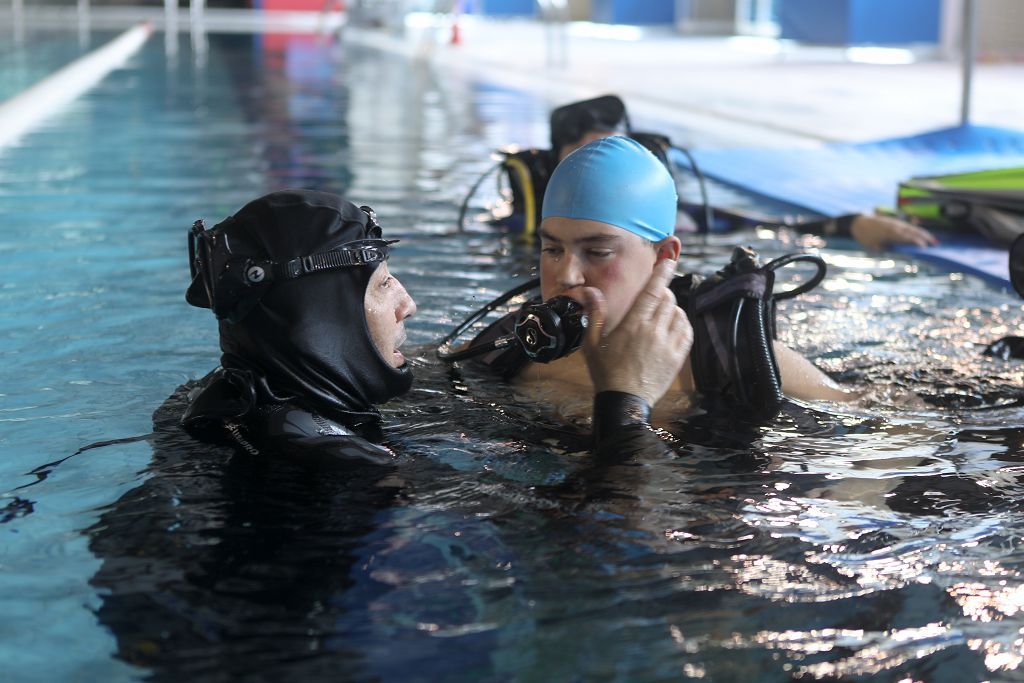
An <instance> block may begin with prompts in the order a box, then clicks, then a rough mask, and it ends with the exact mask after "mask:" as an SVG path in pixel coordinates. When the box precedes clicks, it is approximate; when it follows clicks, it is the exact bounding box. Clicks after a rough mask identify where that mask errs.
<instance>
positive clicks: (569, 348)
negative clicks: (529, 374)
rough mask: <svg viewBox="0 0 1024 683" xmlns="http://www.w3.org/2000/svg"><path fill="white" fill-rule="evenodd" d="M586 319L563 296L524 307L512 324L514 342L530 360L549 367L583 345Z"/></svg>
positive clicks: (572, 302) (576, 307)
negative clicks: (547, 364)
mask: <svg viewBox="0 0 1024 683" xmlns="http://www.w3.org/2000/svg"><path fill="white" fill-rule="evenodd" d="M588 323H589V319H588V318H587V314H586V313H585V312H584V311H583V307H582V306H581V305H580V304H579V303H577V302H576V301H575V300H573V299H570V298H569V297H567V296H556V297H552V298H551V299H548V300H547V301H545V302H543V303H537V304H531V305H529V306H526V307H525V308H524V309H523V311H522V313H520V315H519V319H518V320H516V326H515V331H514V332H513V334H514V335H515V338H516V340H517V341H518V342H519V344H520V345H521V346H522V347H523V351H524V352H525V353H526V355H527V356H529V357H530V360H533V361H536V362H538V363H550V362H551V361H553V360H557V359H558V358H562V357H563V356H567V355H569V354H570V353H572V352H573V351H575V350H576V349H578V348H579V346H580V344H582V343H583V332H584V330H586V329H587V324H588Z"/></svg>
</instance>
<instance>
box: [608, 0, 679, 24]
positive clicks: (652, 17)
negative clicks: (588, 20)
mask: <svg viewBox="0 0 1024 683" xmlns="http://www.w3.org/2000/svg"><path fill="white" fill-rule="evenodd" d="M590 14H591V17H592V18H593V20H594V21H600V22H603V23H606V24H671V23H674V22H675V20H676V3H675V0H642V1H638V0H593V2H592V3H591V6H590Z"/></svg>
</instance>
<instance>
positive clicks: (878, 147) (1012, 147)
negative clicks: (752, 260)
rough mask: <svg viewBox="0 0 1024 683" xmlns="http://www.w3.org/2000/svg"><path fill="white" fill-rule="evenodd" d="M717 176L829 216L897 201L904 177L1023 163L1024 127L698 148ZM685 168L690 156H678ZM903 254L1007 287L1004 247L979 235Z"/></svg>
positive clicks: (697, 152) (904, 249) (706, 166)
mask: <svg viewBox="0 0 1024 683" xmlns="http://www.w3.org/2000/svg"><path fill="white" fill-rule="evenodd" d="M691 153H692V154H693V156H694V158H695V159H696V160H697V163H698V164H699V165H700V167H701V170H702V171H703V172H704V173H705V174H707V175H708V176H710V177H712V178H716V179H718V180H721V181H722V182H725V183H728V184H730V185H734V186H737V187H741V188H743V189H746V190H750V191H752V192H756V193H758V194H761V195H764V196H766V197H771V198H772V199H776V200H779V201H783V202H786V203H789V204H792V205H794V206H796V207H801V208H804V209H807V210H809V211H813V212H815V213H819V214H824V215H827V216H839V215H843V214H849V213H858V212H870V211H872V210H873V209H874V208H876V207H879V206H887V207H891V206H894V205H895V203H896V191H897V187H898V186H899V183H900V182H901V181H904V180H907V179H909V178H911V177H914V176H924V175H943V174H947V173H961V172H969V171H981V170H985V169H991V168H1009V167H1012V166H1024V132H1021V131H1016V130H1009V129H1005V128H992V127H986V126H958V127H955V128H946V129H942V130H936V131H932V132H929V133H922V134H920V135H914V136H910V137H903V138H892V139H889V140H877V141H874V142H863V143H843V144H833V145H824V146H822V147H819V148H813V149H797V150H778V149H703V150H699V149H695V150H691ZM679 165H680V166H686V165H687V164H686V162H685V159H680V160H679ZM899 251H901V252H903V253H906V254H910V255H914V256H915V257H919V258H922V259H927V260H930V261H936V262H939V263H942V264H944V265H945V266H946V267H949V268H950V269H951V270H964V271H967V272H971V273H973V274H975V275H979V276H981V277H983V278H985V279H986V280H988V281H990V282H993V283H995V284H1000V285H1004V286H1009V272H1008V266H1007V263H1006V261H1007V257H1006V248H1005V247H998V246H995V245H993V244H992V243H991V242H988V241H986V240H984V239H982V238H980V237H977V238H976V237H974V236H957V235H953V236H948V237H946V238H945V239H944V241H943V244H942V245H941V246H940V247H938V248H934V247H933V248H929V249H919V248H914V247H901V248H900V249H899Z"/></svg>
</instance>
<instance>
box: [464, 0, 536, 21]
mask: <svg viewBox="0 0 1024 683" xmlns="http://www.w3.org/2000/svg"><path fill="white" fill-rule="evenodd" d="M469 4H472V3H469ZM480 5H482V7H481V8H480V13H481V14H483V15H485V16H491V17H532V16H534V14H535V13H536V11H537V3H536V2H535V1H534V0H483V2H481V3H480Z"/></svg>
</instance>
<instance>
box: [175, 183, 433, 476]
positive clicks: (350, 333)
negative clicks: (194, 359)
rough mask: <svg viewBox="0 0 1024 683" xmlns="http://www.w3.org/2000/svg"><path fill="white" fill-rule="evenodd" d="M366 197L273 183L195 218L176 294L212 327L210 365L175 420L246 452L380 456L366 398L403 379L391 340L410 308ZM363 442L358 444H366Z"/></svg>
mask: <svg viewBox="0 0 1024 683" xmlns="http://www.w3.org/2000/svg"><path fill="white" fill-rule="evenodd" d="M390 245H391V242H390V241H387V240H384V239H383V238H382V237H381V228H380V226H379V225H378V224H377V221H376V217H375V215H374V213H373V211H372V210H371V209H369V208H368V207H358V206H356V205H354V204H352V203H350V202H347V201H345V200H343V199H341V198H340V197H338V196H335V195H332V194H327V193H322V192H313V191H308V190H287V191H281V192H274V193H271V194H268V195H266V196H264V197H260V198H259V199H256V200H253V201H251V202H249V203H248V204H246V205H245V206H244V207H242V209H240V210H239V211H238V212H237V213H236V214H234V215H233V216H230V217H228V218H226V219H225V220H224V221H222V222H221V223H219V224H217V225H216V226H215V227H214V228H213V229H211V230H204V229H203V227H202V225H201V224H199V223H197V225H196V226H194V227H193V231H192V242H191V246H192V249H191V259H192V271H193V280H192V284H191V286H190V287H189V290H188V293H187V296H186V298H187V300H188V302H189V303H191V304H192V305H194V306H199V307H201V308H210V309H212V310H213V312H214V313H215V314H216V315H217V318H218V319H219V325H220V346H221V350H222V352H223V353H222V355H221V366H220V367H219V368H217V369H216V370H214V371H213V372H211V373H210V374H209V375H207V376H206V377H205V378H203V380H202V381H201V382H200V384H199V387H198V388H196V389H194V390H193V391H192V392H191V394H190V399H191V400H190V403H189V406H188V408H187V409H186V410H185V414H184V415H183V417H182V423H183V424H184V426H185V427H186V428H187V429H189V431H191V432H193V433H194V434H197V435H200V436H206V437H208V438H209V437H213V438H225V437H226V438H228V439H229V440H231V441H233V442H234V443H235V444H236V445H237V446H239V447H241V448H242V449H243V450H246V451H248V452H250V453H252V454H253V455H256V454H259V453H262V452H264V451H265V450H273V451H285V452H287V453H289V454H290V455H293V456H296V457H299V456H300V454H302V457H316V454H317V453H321V454H328V453H333V454H344V455H349V456H354V457H362V458H369V459H381V458H386V457H387V455H388V453H387V451H386V450H384V449H383V448H381V447H379V446H376V445H374V444H372V443H371V440H374V439H375V437H376V436H377V434H378V433H379V429H380V422H381V418H380V413H378V411H377V409H376V408H375V407H374V406H375V405H376V404H380V403H383V402H385V401H387V400H389V399H391V398H394V397H395V396H398V395H399V394H402V393H404V392H405V391H406V390H408V389H409V387H410V386H411V384H412V374H411V372H410V370H409V367H408V366H407V364H406V363H405V358H404V357H403V356H402V353H401V351H400V350H399V347H400V346H401V344H402V342H403V341H404V340H405V325H404V322H405V319H406V318H408V317H409V316H411V315H412V314H413V313H415V312H416V304H415V302H414V301H413V299H412V297H410V296H409V294H408V292H406V290H405V288H404V287H403V286H402V284H401V283H400V282H399V281H398V280H397V279H396V278H395V277H393V276H392V275H391V274H390V272H389V271H388V265H387V259H388V254H389V249H390ZM368 439H369V440H368Z"/></svg>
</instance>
